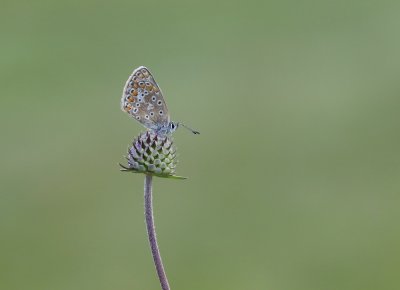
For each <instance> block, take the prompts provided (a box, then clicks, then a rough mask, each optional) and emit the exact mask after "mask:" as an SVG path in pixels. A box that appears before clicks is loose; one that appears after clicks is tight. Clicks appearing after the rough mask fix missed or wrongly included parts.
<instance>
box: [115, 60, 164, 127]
mask: <svg viewBox="0 0 400 290" xmlns="http://www.w3.org/2000/svg"><path fill="white" fill-rule="evenodd" d="M121 109H122V111H124V112H127V113H128V114H129V115H130V116H132V117H133V118H135V119H136V120H138V121H139V122H140V123H141V124H142V125H143V126H145V127H146V128H149V129H157V128H159V127H160V126H162V125H165V124H168V123H169V121H170V120H169V114H168V108H167V104H166V103H165V100H164V97H163V94H162V92H161V89H160V87H159V86H158V84H157V82H156V81H155V80H154V77H153V75H152V74H151V73H150V71H149V70H148V69H147V68H146V67H144V66H141V67H138V68H137V69H135V70H134V71H133V73H132V74H131V76H130V77H129V78H128V80H127V82H126V84H125V87H124V91H123V92H122V98H121Z"/></svg>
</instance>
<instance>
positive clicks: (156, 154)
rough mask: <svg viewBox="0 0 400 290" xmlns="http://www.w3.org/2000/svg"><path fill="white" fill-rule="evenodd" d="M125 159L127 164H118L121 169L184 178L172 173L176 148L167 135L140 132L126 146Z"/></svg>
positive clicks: (173, 171) (175, 161)
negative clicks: (130, 143) (128, 145)
mask: <svg viewBox="0 0 400 290" xmlns="http://www.w3.org/2000/svg"><path fill="white" fill-rule="evenodd" d="M126 159H127V160H128V166H123V165H121V164H120V165H121V167H122V169H121V170H122V171H129V172H133V173H145V174H151V175H155V176H159V177H166V178H178V179H185V177H181V176H176V175H174V173H175V168H176V163H177V160H176V149H175V146H174V145H173V142H172V139H171V138H170V137H169V136H166V135H158V134H156V133H154V132H149V131H147V132H144V133H141V134H140V135H139V136H138V137H137V138H135V139H134V140H133V143H132V146H131V147H129V148H128V156H127V157H126Z"/></svg>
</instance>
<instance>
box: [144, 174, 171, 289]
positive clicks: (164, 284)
mask: <svg viewBox="0 0 400 290" xmlns="http://www.w3.org/2000/svg"><path fill="white" fill-rule="evenodd" d="M152 179H153V177H152V176H151V175H146V178H145V182H144V212H145V216H146V226H147V235H148V237H149V243H150V248H151V253H152V255H153V260H154V265H155V266H156V270H157V275H158V278H159V279H160V284H161V288H162V290H170V288H169V284H168V279H167V275H166V274H165V271H164V266H163V263H162V260H161V255H160V251H159V249H158V245H157V238H156V229H155V226H154V217H153V204H152Z"/></svg>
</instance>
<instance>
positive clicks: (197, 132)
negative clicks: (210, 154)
mask: <svg viewBox="0 0 400 290" xmlns="http://www.w3.org/2000/svg"><path fill="white" fill-rule="evenodd" d="M178 125H180V126H182V127H184V128H186V129H188V130H189V131H191V132H192V133H193V134H195V135H198V134H200V132H199V131H196V130H193V129H192V128H190V127H188V126H186V125H185V124H183V123H178Z"/></svg>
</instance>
